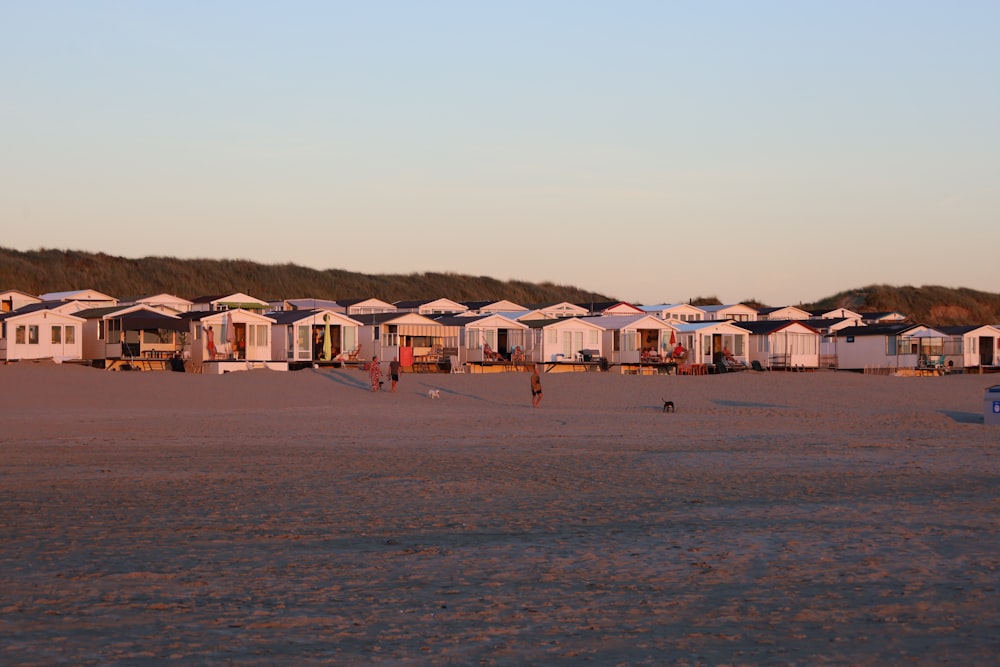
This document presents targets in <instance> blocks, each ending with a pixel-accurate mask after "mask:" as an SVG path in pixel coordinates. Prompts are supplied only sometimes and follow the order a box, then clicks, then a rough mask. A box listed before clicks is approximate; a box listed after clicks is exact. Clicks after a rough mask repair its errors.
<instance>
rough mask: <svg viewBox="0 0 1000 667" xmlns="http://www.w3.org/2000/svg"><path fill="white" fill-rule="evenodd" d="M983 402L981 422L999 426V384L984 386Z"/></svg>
mask: <svg viewBox="0 0 1000 667" xmlns="http://www.w3.org/2000/svg"><path fill="white" fill-rule="evenodd" d="M983 404H984V405H983V423H984V424H996V425H997V426H1000V384H995V385H993V386H992V387H987V388H986V398H985V399H984V401H983Z"/></svg>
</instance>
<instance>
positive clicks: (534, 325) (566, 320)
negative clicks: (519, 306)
mask: <svg viewBox="0 0 1000 667" xmlns="http://www.w3.org/2000/svg"><path fill="white" fill-rule="evenodd" d="M591 319H594V318H583V317H555V318H551V319H546V320H520V322H521V324H525V325H527V326H528V328H529V329H544V328H545V327H552V326H555V327H560V328H565V327H570V326H573V323H574V322H579V323H580V324H583V325H585V326H586V327H588V328H591V329H600V330H602V331H604V327H602V326H601V325H600V324H597V323H595V322H589V321H588V320H591Z"/></svg>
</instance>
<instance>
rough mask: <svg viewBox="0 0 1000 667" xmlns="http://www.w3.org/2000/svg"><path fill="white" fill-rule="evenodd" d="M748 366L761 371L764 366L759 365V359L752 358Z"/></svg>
mask: <svg viewBox="0 0 1000 667" xmlns="http://www.w3.org/2000/svg"><path fill="white" fill-rule="evenodd" d="M750 367H751V368H753V369H754V370H755V371H760V372H761V373H763V372H764V367H763V366H761V364H760V361H759V360H758V359H754V360H753V361H751V362H750Z"/></svg>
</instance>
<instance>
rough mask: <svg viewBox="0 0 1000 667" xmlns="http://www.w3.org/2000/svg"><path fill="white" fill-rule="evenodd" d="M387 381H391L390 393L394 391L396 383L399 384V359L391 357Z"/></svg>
mask: <svg viewBox="0 0 1000 667" xmlns="http://www.w3.org/2000/svg"><path fill="white" fill-rule="evenodd" d="M389 379H390V380H392V391H396V383H397V382H399V357H393V358H392V361H390V362H389Z"/></svg>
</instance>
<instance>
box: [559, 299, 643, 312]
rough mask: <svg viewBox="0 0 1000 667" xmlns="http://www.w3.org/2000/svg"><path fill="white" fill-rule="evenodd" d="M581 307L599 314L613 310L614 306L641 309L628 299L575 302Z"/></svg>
mask: <svg viewBox="0 0 1000 667" xmlns="http://www.w3.org/2000/svg"><path fill="white" fill-rule="evenodd" d="M575 305H577V306H579V307H580V308H584V309H586V311H587V312H588V313H591V314H594V315H596V314H598V313H603V312H605V311H608V310H611V309H612V308H617V307H619V306H624V307H626V308H631V309H632V310H640V309H639V307H638V306H633V305H632V304H631V303H628V302H627V301H593V302H591V303H577V304H575Z"/></svg>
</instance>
